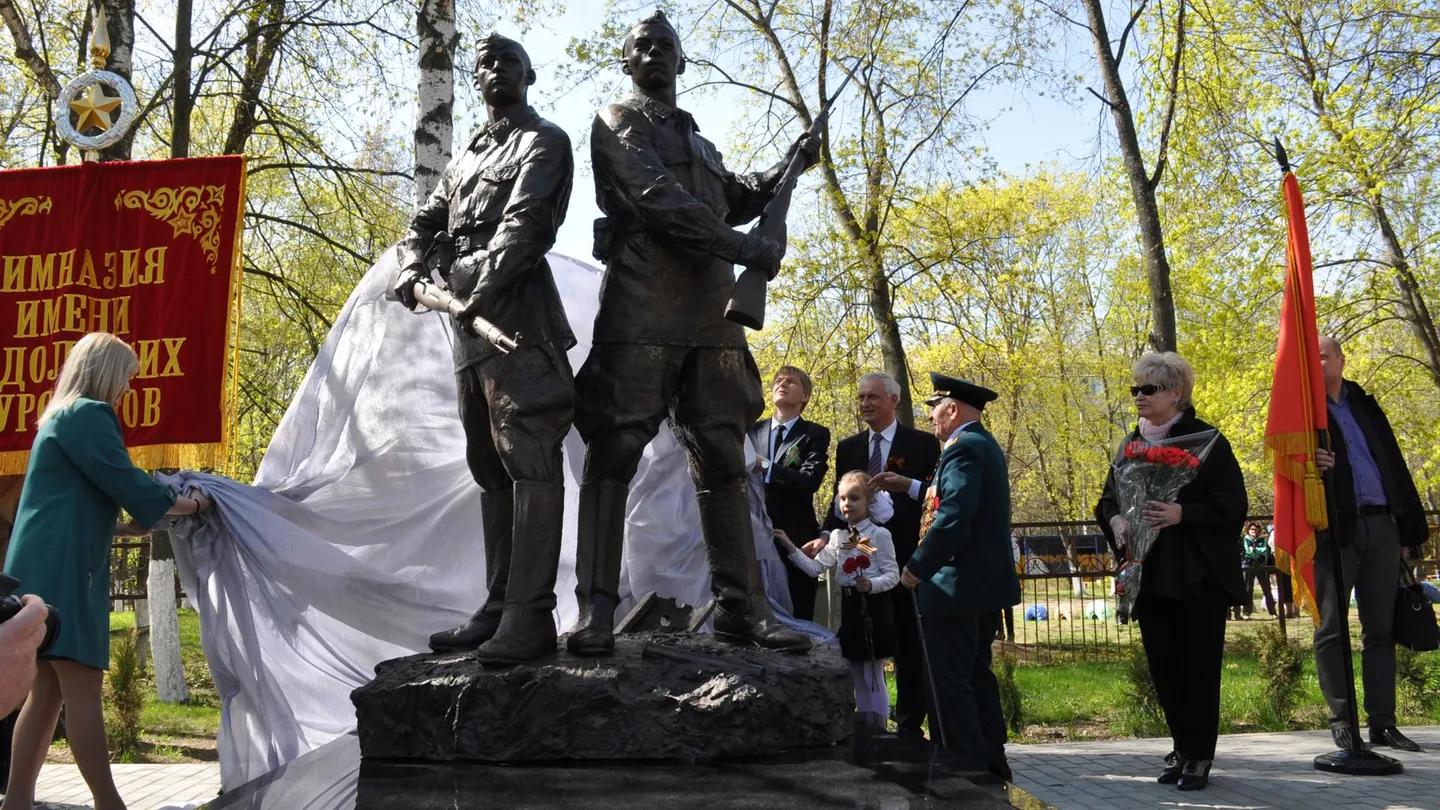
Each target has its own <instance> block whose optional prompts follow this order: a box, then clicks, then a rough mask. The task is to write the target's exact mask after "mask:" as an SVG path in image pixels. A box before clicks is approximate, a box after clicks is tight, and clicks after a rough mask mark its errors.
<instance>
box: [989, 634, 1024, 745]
mask: <svg viewBox="0 0 1440 810" xmlns="http://www.w3.org/2000/svg"><path fill="white" fill-rule="evenodd" d="M994 668H995V669H997V670H998V671H997V672H996V673H995V677H996V680H998V681H999V682H1000V710H1001V712H1002V713H1003V714H1004V715H1005V727H1006V728H1008V729H1010V733H1011V734H1013V735H1016V736H1019V735H1020V734H1021V733H1022V732H1023V731H1024V730H1025V706H1024V703H1025V695H1024V693H1023V692H1021V691H1020V687H1019V686H1018V685H1016V683H1015V656H1013V655H1011V654H1009V653H1001V654H1000V655H998V656H996V658H995V664H994Z"/></svg>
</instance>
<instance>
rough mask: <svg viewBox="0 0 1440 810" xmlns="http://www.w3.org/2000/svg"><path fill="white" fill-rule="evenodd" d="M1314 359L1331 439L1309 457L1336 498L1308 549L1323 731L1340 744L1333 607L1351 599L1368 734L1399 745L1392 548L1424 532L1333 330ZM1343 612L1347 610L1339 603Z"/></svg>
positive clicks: (1397, 560)
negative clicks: (1324, 706) (1339, 570)
mask: <svg viewBox="0 0 1440 810" xmlns="http://www.w3.org/2000/svg"><path fill="white" fill-rule="evenodd" d="M1320 364H1321V366H1322V367H1323V368H1324V371H1325V395H1326V398H1327V399H1328V400H1329V411H1330V446H1331V448H1332V451H1326V450H1317V451H1316V453H1315V463H1316V466H1317V467H1319V468H1320V469H1321V470H1329V469H1332V468H1333V469H1334V475H1333V476H1331V478H1330V484H1331V486H1330V487H1327V489H1326V491H1325V497H1326V498H1329V499H1330V502H1331V503H1332V504H1333V505H1334V507H1335V515H1336V520H1335V525H1333V526H1331V527H1330V531H1329V532H1324V533H1321V535H1320V537H1319V539H1318V541H1317V548H1316V552H1315V590H1316V591H1317V594H1316V596H1317V598H1318V599H1319V602H1320V627H1319V628H1318V629H1317V630H1316V631H1315V668H1316V670H1317V672H1318V674H1319V676H1320V691H1321V692H1322V693H1324V695H1325V701H1326V703H1328V704H1330V730H1331V734H1333V735H1334V737H1335V743H1336V745H1338V746H1339V747H1341V748H1349V747H1350V746H1349V742H1350V740H1349V735H1350V730H1349V726H1348V725H1347V721H1346V719H1345V718H1346V717H1347V716H1348V715H1349V709H1350V707H1349V705H1348V702H1349V697H1348V696H1349V689H1348V688H1347V686H1348V685H1347V684H1346V683H1345V656H1347V655H1349V654H1350V650H1349V649H1348V648H1347V647H1346V645H1345V644H1344V643H1343V638H1344V637H1343V635H1342V634H1343V632H1344V626H1343V625H1342V623H1341V622H1342V621H1343V620H1342V619H1341V618H1340V615H1339V614H1338V613H1337V611H1336V610H1335V608H1334V601H1333V600H1335V599H1337V598H1338V599H1340V600H1341V601H1340V604H1342V605H1348V604H1349V603H1350V592H1351V590H1352V589H1354V591H1355V600H1356V602H1358V603H1359V607H1360V643H1361V653H1360V661H1361V669H1362V672H1363V676H1362V677H1363V678H1364V684H1365V714H1366V716H1367V722H1368V725H1369V727H1370V742H1371V743H1372V744H1373V745H1387V746H1390V747H1392V748H1399V749H1402V750H1405V751H1419V750H1420V746H1418V745H1416V744H1415V743H1414V742H1413V741H1411V740H1410V739H1409V738H1407V737H1406V736H1405V735H1403V734H1401V733H1400V731H1399V729H1397V728H1396V727H1395V722H1396V721H1395V637H1394V635H1393V629H1394V623H1395V593H1396V590H1397V588H1398V586H1399V579H1400V565H1401V551H1400V550H1401V547H1402V546H1403V547H1407V548H1414V547H1416V546H1419V545H1420V544H1422V543H1424V542H1425V541H1426V539H1428V538H1429V533H1430V530H1429V527H1428V526H1427V525H1426V523H1425V512H1424V509H1423V507H1422V506H1421V504H1420V495H1419V493H1418V492H1417V491H1416V489H1415V481H1414V479H1412V478H1411V477H1410V471H1409V470H1408V469H1407V468H1406V467H1405V458H1404V456H1402V455H1401V453H1400V446H1399V444H1398V443H1397V442H1396V440H1395V432H1394V431H1393V430H1391V428H1390V420H1389V419H1387V418H1386V417H1385V412H1384V411H1383V410H1381V409H1380V405H1379V404H1378V403H1377V402H1376V401H1375V398H1374V397H1372V396H1370V395H1369V394H1368V393H1366V392H1365V389H1364V388H1361V387H1360V385H1359V384H1358V383H1355V382H1353V381H1351V380H1347V379H1345V376H1344V374H1345V352H1344V350H1343V349H1342V348H1341V346H1340V343H1339V341H1337V340H1335V339H1334V338H1328V337H1326V338H1321V339H1320ZM1329 542H1338V543H1340V545H1341V556H1342V558H1343V561H1344V562H1343V568H1344V575H1343V577H1341V578H1340V579H1341V581H1340V583H1339V585H1340V588H1339V592H1338V594H1337V591H1336V584H1337V583H1336V576H1335V570H1334V565H1333V563H1332V561H1331V556H1332V554H1331V550H1330V549H1329V547H1328V546H1325V545H1324V544H1326V543H1329ZM1346 613H1347V614H1348V611H1346Z"/></svg>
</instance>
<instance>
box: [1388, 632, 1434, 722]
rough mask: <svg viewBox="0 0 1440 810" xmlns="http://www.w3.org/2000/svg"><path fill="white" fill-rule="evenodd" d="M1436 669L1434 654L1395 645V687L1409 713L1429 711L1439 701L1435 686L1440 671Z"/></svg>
mask: <svg viewBox="0 0 1440 810" xmlns="http://www.w3.org/2000/svg"><path fill="white" fill-rule="evenodd" d="M1436 669H1437V668H1436V661H1435V658H1434V656H1431V655H1427V654H1425V653H1417V652H1415V651H1414V650H1412V649H1410V648H1409V647H1406V646H1404V645H1402V644H1396V645H1395V687H1396V691H1397V692H1399V693H1400V700H1401V702H1402V703H1403V704H1404V705H1405V707H1406V710H1407V711H1409V712H1410V713H1412V714H1420V713H1422V712H1429V711H1431V710H1432V709H1433V708H1434V707H1435V705H1436V704H1437V703H1440V693H1437V691H1436V688H1435V686H1436V681H1440V672H1437V671H1436Z"/></svg>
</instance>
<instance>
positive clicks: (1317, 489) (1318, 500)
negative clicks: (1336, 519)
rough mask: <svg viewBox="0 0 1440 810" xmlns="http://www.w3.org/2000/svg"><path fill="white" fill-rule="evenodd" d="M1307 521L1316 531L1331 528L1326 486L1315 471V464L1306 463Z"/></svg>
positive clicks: (1311, 462)
mask: <svg viewBox="0 0 1440 810" xmlns="http://www.w3.org/2000/svg"><path fill="white" fill-rule="evenodd" d="M1305 520H1306V521H1308V522H1309V523H1310V525H1311V526H1313V527H1314V528H1316V529H1328V528H1330V513H1329V510H1327V509H1326V508H1325V484H1324V483H1323V482H1321V480H1320V473H1319V471H1317V470H1316V469H1315V462H1313V461H1307V462H1305Z"/></svg>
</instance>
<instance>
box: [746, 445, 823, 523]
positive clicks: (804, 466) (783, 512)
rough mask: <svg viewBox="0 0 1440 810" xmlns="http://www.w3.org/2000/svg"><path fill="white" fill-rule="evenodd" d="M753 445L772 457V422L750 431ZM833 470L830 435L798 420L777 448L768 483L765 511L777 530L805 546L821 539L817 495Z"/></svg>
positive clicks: (759, 451)
mask: <svg viewBox="0 0 1440 810" xmlns="http://www.w3.org/2000/svg"><path fill="white" fill-rule="evenodd" d="M750 444H751V446H753V447H754V448H755V452H756V453H758V454H759V455H760V457H761V458H769V456H770V420H769V419H761V420H760V421H758V422H756V423H755V424H754V425H753V426H752V427H751V428H750ZM829 469H830V431H829V429H827V428H825V427H824V426H822V425H817V424H815V423H814V422H808V421H806V420H805V419H804V418H803V417H802V418H800V419H797V420H795V424H794V425H791V427H790V432H789V433H787V434H786V436H785V441H784V442H783V443H782V444H781V445H780V447H778V448H776V452H775V463H774V465H772V467H771V468H770V476H769V477H770V480H769V481H767V482H765V511H766V512H768V513H769V515H770V522H771V523H772V524H774V526H775V528H777V529H780V530H782V531H784V532H785V534H787V535H789V537H790V539H791V541H793V542H794V543H796V544H797V545H803V544H805V543H808V542H809V541H811V540H814V539H815V538H816V537H819V536H820V523H819V521H817V520H816V519H815V493H816V492H818V491H820V485H821V484H822V483H824V481H825V473H826V471H827V470H829Z"/></svg>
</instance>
